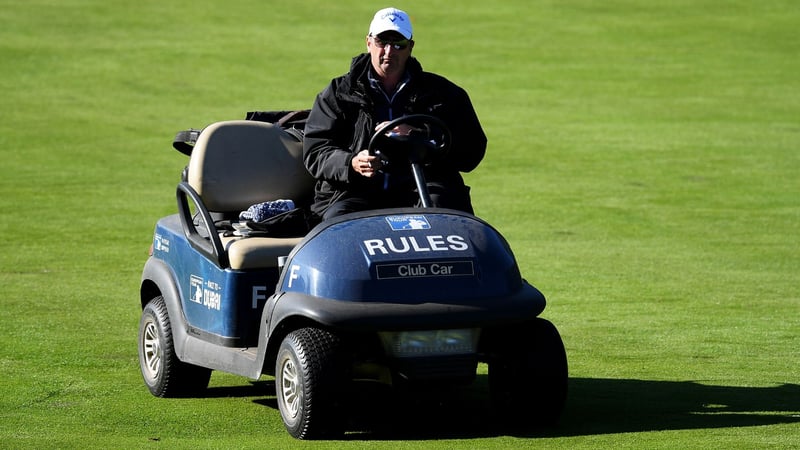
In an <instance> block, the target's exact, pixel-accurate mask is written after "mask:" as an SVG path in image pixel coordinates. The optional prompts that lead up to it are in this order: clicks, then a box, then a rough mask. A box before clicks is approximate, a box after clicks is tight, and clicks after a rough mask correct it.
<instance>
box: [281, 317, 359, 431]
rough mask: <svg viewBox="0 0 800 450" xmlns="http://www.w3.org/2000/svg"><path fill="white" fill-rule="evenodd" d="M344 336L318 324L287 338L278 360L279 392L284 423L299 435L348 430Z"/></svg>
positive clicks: (293, 333) (289, 429)
mask: <svg viewBox="0 0 800 450" xmlns="http://www.w3.org/2000/svg"><path fill="white" fill-rule="evenodd" d="M341 347H342V346H341V342H340V340H339V339H338V338H337V337H336V336H335V335H334V334H332V333H330V332H328V331H325V330H320V329H317V328H302V329H299V330H295V331H293V332H291V333H289V335H287V336H286V338H284V340H283V342H282V343H281V346H280V349H279V350H278V357H277V360H276V361H275V395H276V397H277V403H278V409H279V410H280V412H281V417H282V419H283V423H284V425H285V426H286V430H287V431H288V432H289V434H290V435H292V436H293V437H295V438H297V439H320V438H330V437H335V436H337V435H341V434H342V433H343V432H344V423H345V422H344V418H343V417H342V415H343V413H344V412H345V411H344V410H343V408H342V405H341V402H342V400H344V396H345V395H346V394H343V393H342V391H343V388H344V383H345V381H346V380H347V379H348V377H347V375H346V368H347V367H346V365H345V364H343V360H342V348H341Z"/></svg>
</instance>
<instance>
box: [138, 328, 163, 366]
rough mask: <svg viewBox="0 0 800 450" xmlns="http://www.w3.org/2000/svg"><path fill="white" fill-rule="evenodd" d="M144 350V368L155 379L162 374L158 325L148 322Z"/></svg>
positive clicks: (143, 340) (143, 337) (145, 330)
mask: <svg viewBox="0 0 800 450" xmlns="http://www.w3.org/2000/svg"><path fill="white" fill-rule="evenodd" d="M142 349H143V354H144V367H145V369H146V370H147V375H148V376H149V377H150V378H151V379H154V378H156V377H158V374H159V373H160V372H161V358H162V354H161V353H162V352H161V340H160V339H159V338H158V329H157V328H156V324H155V323H153V322H148V323H147V324H146V325H145V327H144V333H142Z"/></svg>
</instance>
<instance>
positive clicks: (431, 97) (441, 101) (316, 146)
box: [303, 53, 487, 213]
mask: <svg viewBox="0 0 800 450" xmlns="http://www.w3.org/2000/svg"><path fill="white" fill-rule="evenodd" d="M406 64H407V65H406V68H407V71H408V74H409V77H410V80H409V82H408V84H407V85H406V86H405V87H404V88H403V91H402V92H403V95H407V96H408V97H407V101H406V102H405V104H406V111H405V112H404V115H406V114H429V115H432V116H435V117H438V118H439V119H441V120H442V121H443V122H445V124H447V126H448V127H449V128H450V131H451V133H452V147H451V150H450V152H449V153H448V155H447V157H446V158H444V159H443V160H442V161H439V162H437V163H435V164H433V165H432V166H431V167H428V168H426V169H425V172H426V177H427V179H428V181H429V182H431V181H433V182H443V183H454V184H460V185H462V186H463V183H464V182H463V179H462V178H461V175H460V174H459V172H469V171H471V170H472V169H474V168H475V167H477V165H478V163H480V161H481V159H483V156H484V154H485V152H486V142H487V141H486V135H485V134H484V132H483V129H482V128H481V124H480V122H479V121H478V117H477V115H476V114H475V110H474V109H473V107H472V102H471V101H470V99H469V96H468V95H467V92H466V91H465V90H464V89H462V88H460V87H459V86H457V85H455V84H454V83H452V82H450V81H448V80H447V79H446V78H444V77H441V76H439V75H436V74H433V73H430V72H424V71H423V70H422V66H421V65H420V63H419V62H418V61H417V60H416V59H415V58H409V59H408V61H407V63H406ZM369 67H370V58H369V54H368V53H364V54H361V55H359V56H356V57H355V58H353V61H352V64H351V66H350V72H348V73H347V74H345V75H343V76H341V77H338V78H335V79H333V80H332V81H331V83H330V85H328V87H327V88H325V90H323V91H322V92H321V93H320V94H319V95H317V98H316V100H315V102H314V106H313V108H312V109H311V114H310V115H309V117H308V121H307V122H306V125H305V137H304V141H303V160H304V162H305V165H306V168H307V169H308V171H309V172H311V174H312V175H313V176H314V178H316V179H317V185H316V192H315V199H314V205H313V206H312V210H314V211H315V212H317V213H321V212H322V211H324V210H325V208H326V207H327V206H328V204H329V203H330V202H331V201H332V200H335V198H336V197H337V194H339V193H342V192H345V191H352V192H358V191H367V190H374V189H380V183H381V180H380V178H381V177H372V178H366V177H363V176H361V175H359V174H357V173H356V172H355V171H354V170H353V169H352V167H351V165H350V161H351V160H352V159H353V157H354V156H355V155H356V154H357V153H358V152H360V151H361V150H364V149H366V148H367V145H368V144H369V140H370V138H371V137H372V134H373V131H374V127H375V120H374V119H373V112H374V106H373V104H374V102H373V99H372V96H371V87H370V86H369V80H368V77H367V76H368V71H369Z"/></svg>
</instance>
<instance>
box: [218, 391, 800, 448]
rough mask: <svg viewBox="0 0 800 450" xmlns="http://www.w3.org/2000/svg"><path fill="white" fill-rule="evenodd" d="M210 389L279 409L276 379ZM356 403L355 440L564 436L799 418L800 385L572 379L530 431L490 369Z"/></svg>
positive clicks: (366, 394) (361, 394) (358, 395)
mask: <svg viewBox="0 0 800 450" xmlns="http://www.w3.org/2000/svg"><path fill="white" fill-rule="evenodd" d="M208 394H209V395H208V396H209V397H223V396H226V397H227V396H258V397H260V398H258V399H256V400H254V401H255V402H256V403H258V404H261V405H264V406H267V407H269V408H272V409H275V410H276V411H277V404H276V402H275V397H274V395H275V385H274V382H272V381H259V382H255V383H253V385H252V386H244V387H219V388H211V389H209V391H208ZM264 395H266V396H267V397H266V398H264V397H263V396H264ZM350 403H351V404H352V405H353V406H352V407H351V410H350V411H349V414H348V415H349V416H350V417H351V421H350V426H349V427H348V433H347V434H346V435H345V439H353V440H426V439H448V438H449V439H468V438H480V437H493V436H500V435H511V436H518V437H563V436H585V435H600V434H613V433H628V432H646V431H665V430H688V429H708V428H730V427H749V426H763V425H776V424H786V423H800V385H796V384H783V385H778V386H771V387H738V386H713V385H705V384H700V383H697V382H693V381H648V380H626V379H595V378H571V379H570V384H569V398H568V401H567V405H566V408H565V410H564V413H563V414H562V418H561V422H560V424H559V425H558V426H557V427H555V428H541V429H539V428H536V427H530V428H527V429H524V430H520V429H509V428H508V427H505V426H504V425H503V417H502V414H493V413H492V412H491V408H490V404H489V398H488V387H487V379H486V376H485V375H483V376H479V377H478V379H477V380H476V381H475V383H473V384H472V385H470V386H465V387H456V388H450V389H440V390H432V391H421V392H420V391H413V390H412V391H402V392H396V391H392V390H389V389H387V388H385V387H383V386H379V385H374V384H364V385H363V386H362V385H359V388H358V389H357V390H356V391H355V392H354V393H353V395H351V396H350Z"/></svg>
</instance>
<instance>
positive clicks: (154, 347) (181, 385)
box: [139, 296, 211, 397]
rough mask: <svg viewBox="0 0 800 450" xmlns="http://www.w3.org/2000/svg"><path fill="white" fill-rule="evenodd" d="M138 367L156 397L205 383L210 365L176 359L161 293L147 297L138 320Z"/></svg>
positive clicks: (193, 390)
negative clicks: (194, 363)
mask: <svg viewBox="0 0 800 450" xmlns="http://www.w3.org/2000/svg"><path fill="white" fill-rule="evenodd" d="M139 367H140V369H141V371H142V378H144V383H145V385H147V388H148V389H150V392H151V393H152V394H153V395H155V396H156V397H178V396H183V395H188V394H192V393H196V392H199V391H202V390H203V389H205V388H206V387H208V381H209V379H210V378H211V369H207V368H205V367H198V366H195V365H192V364H187V363H184V362H182V361H180V360H179V359H178V357H177V355H176V354H175V347H174V344H173V340H172V327H171V325H170V321H169V314H167V306H166V304H165V303H164V298H163V297H161V296H158V297H155V298H154V299H153V300H151V301H150V302H149V303H148V304H147V306H145V307H144V310H143V311H142V318H141V320H140V321H139Z"/></svg>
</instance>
